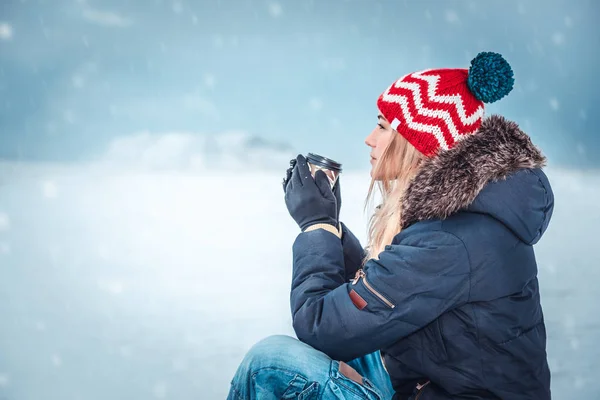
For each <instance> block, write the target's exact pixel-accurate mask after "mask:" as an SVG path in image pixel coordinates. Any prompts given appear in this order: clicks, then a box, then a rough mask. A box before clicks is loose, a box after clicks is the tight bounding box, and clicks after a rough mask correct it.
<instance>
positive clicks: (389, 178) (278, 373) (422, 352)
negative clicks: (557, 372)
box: [229, 52, 554, 400]
mask: <svg viewBox="0 0 600 400" xmlns="http://www.w3.org/2000/svg"><path fill="white" fill-rule="evenodd" d="M512 86H513V73H512V70H511V68H510V66H509V65H508V63H507V62H506V61H505V60H504V59H503V58H502V56H500V55H499V54H496V53H489V52H486V53H480V54H479V55H478V56H477V57H476V58H475V59H474V60H473V61H472V62H471V67H470V68H469V70H466V69H438V70H428V71H423V72H419V73H413V74H409V75H406V76H404V77H402V78H400V79H399V80H398V81H396V82H395V83H394V84H392V85H391V86H390V87H389V88H388V89H387V90H386V91H385V92H384V93H383V94H382V95H381V96H380V97H379V99H378V101H377V105H378V108H379V115H378V124H377V127H376V128H375V130H374V131H373V132H371V134H370V135H369V136H368V137H367V139H366V144H367V145H368V146H369V147H370V148H371V164H372V166H373V167H372V171H371V177H372V183H371V189H370V191H369V193H370V194H371V193H372V189H373V185H374V183H375V182H377V183H379V185H380V188H381V191H382V195H383V203H382V204H381V205H380V206H379V207H378V208H377V210H376V212H375V214H374V215H373V218H372V219H371V223H370V229H369V236H368V238H369V243H368V246H367V248H366V252H363V249H362V248H361V246H360V244H359V242H358V240H357V239H356V238H355V236H354V235H352V233H351V232H350V231H349V230H348V228H347V227H346V226H345V225H344V224H341V223H340V222H339V221H338V216H339V207H340V205H341V197H340V188H339V183H338V184H336V187H335V188H334V190H333V191H332V190H331V189H330V186H329V182H328V180H327V178H326V176H325V174H324V173H322V172H317V174H316V175H315V178H314V180H313V179H312V177H311V176H310V173H309V170H308V167H307V165H306V160H305V159H304V157H302V156H298V157H297V159H296V162H295V163H294V165H293V168H292V169H290V170H288V177H287V178H288V179H285V180H284V189H285V201H286V205H287V207H288V210H289V212H290V215H291V216H292V217H293V218H294V220H295V221H296V222H297V223H298V225H299V227H300V228H301V229H302V231H303V232H302V233H301V234H300V235H299V236H298V237H297V239H296V241H295V243H294V245H293V261H294V266H293V268H294V270H293V278H292V291H291V309H292V315H293V326H294V329H295V332H296V335H297V337H298V339H299V340H296V339H293V338H289V337H285V336H273V337H269V338H267V339H265V340H263V341H261V342H260V343H258V344H256V345H255V346H254V347H253V348H252V349H251V350H250V351H249V352H248V354H247V355H246V357H245V359H244V360H243V362H242V363H241V365H240V366H239V368H238V371H237V373H236V375H235V377H234V379H233V381H232V386H231V391H230V395H229V398H230V399H295V398H299V399H317V398H324V399H330V398H336V399H337V398H340V399H341V398H352V399H390V398H394V399H420V400H430V399H436V400H441V399H510V400H518V399H535V400H545V399H550V371H549V368H548V364H547V359H546V332H545V326H544V318H543V314H542V308H541V305H540V295H539V288H538V280H537V277H536V275H537V267H536V261H535V256H534V251H533V247H532V246H533V245H534V244H535V243H537V242H538V241H539V240H540V238H541V236H542V234H543V233H544V231H545V230H546V228H547V226H548V223H549V221H550V218H551V215H552V210H553V204H554V198H553V194H552V190H551V188H550V184H549V182H548V179H547V178H546V176H545V175H544V173H543V172H542V170H541V168H542V167H543V166H544V165H545V162H546V160H545V158H544V156H543V155H542V154H541V153H540V151H539V150H538V149H537V148H536V147H535V146H534V145H533V144H532V143H531V141H530V139H529V137H528V136H527V135H525V134H524V133H523V132H522V131H520V130H519V128H518V127H517V125H516V124H515V123H513V122H510V121H507V120H506V119H504V118H503V117H500V116H491V117H487V118H484V116H483V111H484V108H483V104H484V102H485V103H490V102H493V101H496V100H498V99H500V98H502V97H503V96H505V95H506V94H508V93H509V92H510V91H511V89H512ZM338 228H339V229H338ZM352 276H354V279H352V280H350V279H351V277H352Z"/></svg>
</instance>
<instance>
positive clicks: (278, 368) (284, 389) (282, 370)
mask: <svg viewBox="0 0 600 400" xmlns="http://www.w3.org/2000/svg"><path fill="white" fill-rule="evenodd" d="M343 364H344V363H340V362H339V361H336V360H332V359H331V358H329V357H328V356H327V355H325V354H324V353H322V352H320V351H318V350H316V349H314V348H312V347H310V346H309V345H307V344H305V343H302V342H300V341H299V340H297V339H295V338H292V337H289V336H270V337H268V338H266V339H263V340H261V341H260V342H258V343H257V344H255V345H254V346H253V347H252V348H251V349H250V350H249V351H248V353H247V354H246V356H245V357H244V359H243V361H242V362H241V364H240V365H239V367H238V369H237V372H236V373H235V376H234V377H233V380H232V381H231V388H230V391H229V396H228V397H227V399H229V400H254V399H260V400H263V399H301V400H312V399H326V400H327V399H368V400H384V399H386V400H388V399H391V398H392V396H393V393H394V391H393V389H392V383H391V382H390V377H389V375H388V374H387V372H386V371H385V369H384V367H383V364H382V362H381V356H380V353H379V352H375V353H372V354H368V355H366V356H364V357H360V358H357V359H355V360H352V361H349V362H348V363H347V364H346V365H343ZM348 366H350V367H352V368H353V369H354V370H355V372H354V371H352V368H348ZM340 369H341V370H340ZM348 370H350V372H349V371H348ZM356 372H357V373H358V374H356ZM358 375H360V376H358ZM361 376H362V377H361ZM359 382H360V383H359Z"/></svg>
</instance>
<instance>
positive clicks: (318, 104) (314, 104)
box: [310, 97, 323, 111]
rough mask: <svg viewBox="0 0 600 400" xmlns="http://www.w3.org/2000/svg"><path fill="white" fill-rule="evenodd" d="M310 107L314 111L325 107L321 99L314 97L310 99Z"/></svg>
mask: <svg viewBox="0 0 600 400" xmlns="http://www.w3.org/2000/svg"><path fill="white" fill-rule="evenodd" d="M310 108H311V109H313V110H314V111H320V110H321V109H322V108H323V102H322V101H321V100H320V99H318V98H316V97H314V98H312V99H310Z"/></svg>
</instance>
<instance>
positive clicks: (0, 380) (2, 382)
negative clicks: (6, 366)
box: [0, 374, 10, 387]
mask: <svg viewBox="0 0 600 400" xmlns="http://www.w3.org/2000/svg"><path fill="white" fill-rule="evenodd" d="M9 382H10V379H9V378H8V375H6V374H0V387H6V386H8V383H9Z"/></svg>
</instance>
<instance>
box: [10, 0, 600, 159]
mask: <svg viewBox="0 0 600 400" xmlns="http://www.w3.org/2000/svg"><path fill="white" fill-rule="evenodd" d="M0 7H1V8H0V158H6V159H20V160H48V161H82V160H88V159H91V158H93V157H97V156H98V155H99V154H104V153H105V152H106V151H107V149H108V148H109V147H110V145H111V143H112V142H113V141H114V140H115V139H118V138H123V137H126V136H129V135H135V134H136V133H138V132H140V131H148V132H153V133H157V134H161V133H169V132H174V131H185V132H191V133H192V134H198V135H223V134H224V133H227V132H230V131H243V132H247V133H248V134H249V135H256V136H258V137H261V138H264V139H266V140H268V141H272V142H277V143H283V144H286V145H289V146H290V147H291V148H292V149H294V151H296V150H297V151H300V152H308V151H313V152H320V153H323V154H324V155H327V156H330V157H332V158H335V159H338V160H339V161H340V162H342V163H343V164H344V165H345V166H347V167H350V168H361V167H364V168H366V167H367V165H368V150H367V148H366V146H365V145H364V143H363V141H364V137H365V136H366V135H367V134H368V132H369V131H370V130H371V129H372V127H373V126H374V124H375V121H376V112H377V111H376V108H375V100H376V98H377V96H378V95H379V94H380V93H381V91H383V90H384V89H385V88H386V87H387V85H389V84H390V83H391V82H392V81H393V80H395V79H396V78H398V77H399V76H401V75H404V74H405V73H408V72H413V71H417V70H421V69H425V68H438V67H461V68H462V67H464V68H466V67H468V65H469V62H470V60H471V59H472V58H473V57H474V56H475V55H476V54H477V53H478V52H480V51H496V52H500V53H502V54H503V55H504V56H505V57H506V58H507V60H508V61H509V62H510V63H511V65H512V66H513V69H514V71H515V78H516V86H515V89H514V90H513V92H512V93H511V94H510V95H509V96H508V97H505V98H504V99H502V100H501V101H499V102H498V103H495V104H493V105H490V106H489V107H488V108H487V113H488V114H490V113H502V114H504V115H506V116H507V117H509V118H512V119H514V120H516V121H517V122H519V124H520V125H521V126H522V127H523V128H524V129H525V130H526V131H527V132H528V133H529V134H530V135H531V136H532V138H533V140H534V142H535V143H536V144H538V145H539V146H540V147H541V148H542V149H543V150H544V152H545V153H546V154H547V155H548V156H549V158H550V162H551V163H552V164H554V165H560V166H569V167H575V168H595V167H598V161H597V160H598V158H597V157H594V156H593V155H594V154H596V153H597V152H598V151H599V150H600V138H599V136H598V135H597V134H596V129H594V128H595V126H596V125H597V124H598V122H599V121H598V119H599V117H598V115H597V113H596V112H595V110H594V108H593V107H594V105H595V104H598V102H599V100H600V99H599V96H598V93H597V90H596V86H597V85H596V82H597V80H596V79H595V72H596V71H595V70H596V69H597V66H598V53H597V52H596V51H595V49H598V48H599V46H598V45H599V44H600V43H599V42H600V31H599V29H598V28H597V26H596V24H595V21H594V19H593V18H594V17H593V15H598V14H599V11H600V5H599V3H597V2H595V1H591V0H589V1H583V0H579V1H572V2H567V1H557V0H553V1H543V2H542V1H539V0H535V1H513V0H509V1H486V2H478V1H444V2H442V1H419V2H417V1H375V0H373V1H359V0H355V1H350V0H347V1H341V0H331V1H312V0H302V1H285V2H284V1H280V2H270V1H257V0H222V1H194V2H191V1H187V2H186V1H163V0H154V1H143V2H142V1H113V0H106V1H91V0H79V1H75V0H68V1H67V0H45V1H44V0H40V1H33V0H22V1H17V0H4V1H3V2H2V3H1V5H0Z"/></svg>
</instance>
